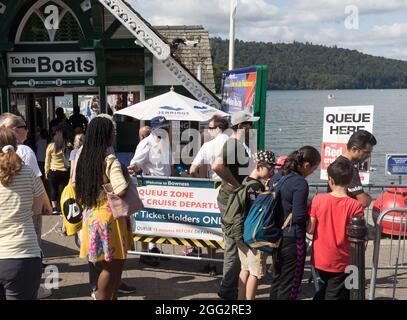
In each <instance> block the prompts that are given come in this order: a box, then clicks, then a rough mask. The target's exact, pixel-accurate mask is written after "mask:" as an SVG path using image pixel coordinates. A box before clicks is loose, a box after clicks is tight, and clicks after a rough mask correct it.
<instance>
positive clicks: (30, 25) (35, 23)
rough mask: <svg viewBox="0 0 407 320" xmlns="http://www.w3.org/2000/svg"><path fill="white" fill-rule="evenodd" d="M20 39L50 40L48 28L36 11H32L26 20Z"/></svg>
mask: <svg viewBox="0 0 407 320" xmlns="http://www.w3.org/2000/svg"><path fill="white" fill-rule="evenodd" d="M20 41H35V42H37V41H50V39H49V36H48V30H47V29H46V28H45V26H44V23H43V22H42V20H41V19H40V17H39V16H38V15H37V14H36V13H33V14H32V15H31V17H30V18H29V19H28V20H27V22H26V24H25V26H24V29H23V32H22V33H21V38H20Z"/></svg>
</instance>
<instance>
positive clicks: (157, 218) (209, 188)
mask: <svg viewBox="0 0 407 320" xmlns="http://www.w3.org/2000/svg"><path fill="white" fill-rule="evenodd" d="M137 189H138V193H139V195H140V198H141V200H142V201H143V204H144V206H145V208H144V209H143V210H141V211H139V212H136V213H135V214H134V218H135V223H134V229H133V233H134V234H137V235H149V236H156V237H170V238H185V239H200V240H215V241H219V240H221V241H222V240H223V236H222V229H221V227H220V212H219V208H218V203H217V200H216V198H217V196H218V190H217V189H215V188H214V183H213V182H211V181H207V180H199V179H198V180H193V179H168V178H165V179H164V178H156V177H154V178H144V179H143V185H142V186H140V187H138V188H137Z"/></svg>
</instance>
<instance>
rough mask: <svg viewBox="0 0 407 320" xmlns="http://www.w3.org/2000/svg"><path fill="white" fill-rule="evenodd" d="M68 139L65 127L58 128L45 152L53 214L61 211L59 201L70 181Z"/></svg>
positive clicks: (45, 168)
mask: <svg viewBox="0 0 407 320" xmlns="http://www.w3.org/2000/svg"><path fill="white" fill-rule="evenodd" d="M68 144H69V142H68V140H67V139H66V138H65V136H64V132H63V128H62V127H60V128H57V129H56V132H55V135H54V137H53V139H52V142H51V143H50V144H49V145H48V147H47V151H46V153H45V167H44V170H45V177H46V179H47V180H48V182H49V186H50V191H51V202H52V207H53V209H52V210H53V214H58V213H59V212H60V208H59V201H60V199H61V194H62V191H63V190H64V188H65V186H66V185H67V184H68V181H69V161H68V157H67V155H66V154H67V148H68Z"/></svg>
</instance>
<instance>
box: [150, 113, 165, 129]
mask: <svg viewBox="0 0 407 320" xmlns="http://www.w3.org/2000/svg"><path fill="white" fill-rule="evenodd" d="M168 124H169V121H168V120H167V119H166V118H165V117H163V116H157V117H154V118H152V119H151V121H150V126H151V129H152V130H155V129H158V128H162V127H167V126H168Z"/></svg>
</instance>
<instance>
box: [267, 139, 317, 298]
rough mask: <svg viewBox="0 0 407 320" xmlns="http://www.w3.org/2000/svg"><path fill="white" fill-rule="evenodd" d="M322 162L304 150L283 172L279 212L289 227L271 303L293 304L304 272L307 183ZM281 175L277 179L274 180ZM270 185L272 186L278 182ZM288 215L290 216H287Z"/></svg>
mask: <svg viewBox="0 0 407 320" xmlns="http://www.w3.org/2000/svg"><path fill="white" fill-rule="evenodd" d="M320 162H321V155H320V154H319V152H318V150H317V149H315V148H314V147H311V146H305V147H302V148H300V149H299V150H297V151H294V152H293V153H291V154H290V155H289V156H288V157H287V159H286V160H285V163H284V165H283V168H282V174H283V176H287V178H286V179H285V181H283V182H282V185H281V186H280V192H281V202H280V203H279V208H278V210H279V212H281V213H282V215H283V219H284V220H283V221H286V222H287V223H288V227H286V228H285V229H284V231H283V237H282V239H281V243H280V247H279V249H278V252H277V255H276V259H275V261H274V265H273V272H272V280H271V290H270V299H272V300H296V299H297V295H298V290H299V288H300V285H301V280H302V275H303V272H304V263H305V254H306V244H305V229H306V222H307V218H308V206H307V200H308V182H307V181H306V180H305V178H306V177H307V176H309V175H310V174H312V173H313V172H314V171H315V169H316V168H317V167H318V166H319V164H320ZM279 178H281V175H276V178H274V179H279ZM274 179H273V181H272V183H271V185H273V184H276V183H277V182H278V181H276V180H274ZM290 214H292V215H291V216H290Z"/></svg>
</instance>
